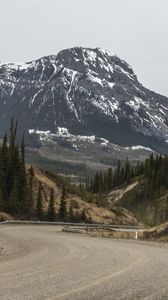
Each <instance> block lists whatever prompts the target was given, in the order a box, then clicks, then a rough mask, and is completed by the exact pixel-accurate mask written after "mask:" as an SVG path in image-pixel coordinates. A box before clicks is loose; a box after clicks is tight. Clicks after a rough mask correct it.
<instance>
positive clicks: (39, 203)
mask: <svg viewBox="0 0 168 300" xmlns="http://www.w3.org/2000/svg"><path fill="white" fill-rule="evenodd" d="M36 216H37V218H38V219H39V220H40V221H43V220H44V212H43V199H42V184H41V182H39V187H38V194H37V201H36Z"/></svg>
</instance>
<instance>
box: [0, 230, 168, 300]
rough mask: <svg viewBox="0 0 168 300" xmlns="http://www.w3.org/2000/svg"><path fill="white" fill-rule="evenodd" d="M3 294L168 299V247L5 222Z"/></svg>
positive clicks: (0, 259)
mask: <svg viewBox="0 0 168 300" xmlns="http://www.w3.org/2000/svg"><path fill="white" fill-rule="evenodd" d="M0 299H1V300H7V299H8V300H9V299H10V300H15V299H19V300H24V299H26V300H27V299H32V300H36V299H39V300H43V299H47V300H53V299H67V300H71V299H73V300H76V299H78V300H94V299H95V300H99V299H103V300H105V299H114V300H118V299H128V300H136V299H150V300H151V299H155V300H159V299H168V247H167V246H166V245H163V244H155V243H147V242H140V241H124V240H122V241H121V240H110V239H102V238H91V237H87V236H82V235H78V234H71V233H69V234H68V233H63V232H60V228H59V227H58V226H38V225H34V226H32V225H31V226H30V225H15V226H14V225H3V226H1V227H0Z"/></svg>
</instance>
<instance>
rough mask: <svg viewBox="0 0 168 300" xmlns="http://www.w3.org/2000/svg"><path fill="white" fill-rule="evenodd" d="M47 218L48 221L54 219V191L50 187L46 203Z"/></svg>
mask: <svg viewBox="0 0 168 300" xmlns="http://www.w3.org/2000/svg"><path fill="white" fill-rule="evenodd" d="M47 219H48V220H49V221H51V222H52V221H55V207H54V191H53V189H51V192H50V201H49V205H48V212H47Z"/></svg>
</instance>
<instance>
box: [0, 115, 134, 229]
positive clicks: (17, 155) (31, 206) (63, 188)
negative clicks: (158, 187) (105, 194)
mask: <svg viewBox="0 0 168 300" xmlns="http://www.w3.org/2000/svg"><path fill="white" fill-rule="evenodd" d="M0 212H1V213H0V219H1V220H2V219H3V217H1V216H2V215H3V214H2V212H4V213H6V215H5V216H6V217H7V218H9V216H10V215H11V216H12V217H14V218H19V219H30V220H49V221H69V222H97V223H107V224H111V223H113V224H121V223H122V224H127V225H130V224H131V225H137V224H138V222H137V220H136V218H135V217H134V215H133V214H132V213H130V212H129V211H128V210H126V209H121V208H118V209H115V210H111V209H109V208H108V207H106V201H102V200H101V201H100V197H99V195H97V194H95V193H93V192H92V191H88V190H87V189H86V185H85V184H80V185H79V186H77V185H74V184H71V183H70V182H69V181H68V180H67V179H66V178H64V177H62V176H59V175H57V174H54V173H52V172H48V171H45V170H40V169H38V168H37V167H33V166H28V165H26V163H25V143H24V136H23V138H22V141H21V143H20V144H18V143H17V122H16V123H14V121H12V122H11V126H10V130H9V138H8V137H7V135H5V136H4V138H3V141H2V143H1V146H0Z"/></svg>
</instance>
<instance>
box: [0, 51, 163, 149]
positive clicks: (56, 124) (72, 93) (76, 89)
mask: <svg viewBox="0 0 168 300" xmlns="http://www.w3.org/2000/svg"><path fill="white" fill-rule="evenodd" d="M167 115H168V99H167V98H166V97H164V96H161V95H158V94H156V93H154V92H151V91H149V90H148V89H146V88H145V87H143V86H142V85H141V84H140V83H139V81H138V79H137V77H136V75H135V74H134V72H133V70H132V68H131V67H130V66H129V64H128V63H127V62H125V61H124V60H122V59H120V58H119V57H118V56H116V55H114V54H111V53H110V52H108V51H106V50H103V49H100V48H94V49H91V48H82V47H74V48H71V49H66V50H63V51H61V52H59V53H58V54H57V55H49V56H46V57H42V58H40V59H37V60H34V61H32V62H29V63H24V64H12V63H0V120H1V121H0V123H1V128H2V129H3V127H5V126H6V124H7V120H9V119H10V117H11V116H13V117H15V118H18V119H20V120H21V122H22V124H23V126H24V127H25V129H27V130H28V129H29V128H34V130H37V129H38V130H39V131H50V132H51V133H53V134H56V133H57V132H58V128H67V130H68V132H69V133H70V134H72V135H81V136H99V137H101V138H105V139H107V140H109V141H112V142H114V143H116V144H121V145H124V146H135V145H140V144H141V145H142V146H147V147H149V148H150V147H151V145H156V147H158V148H159V147H162V148H164V147H166V145H167V144H166V140H168V126H167V125H168V120H167ZM163 144H164V146H163ZM158 145H159V146H158ZM160 145H161V146H160ZM152 147H153V146H152Z"/></svg>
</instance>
